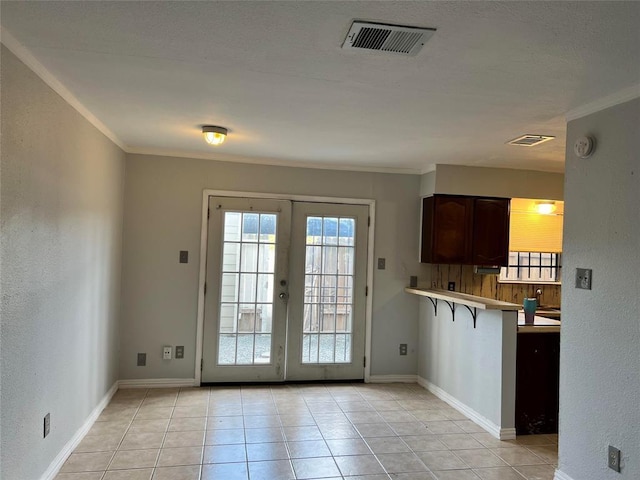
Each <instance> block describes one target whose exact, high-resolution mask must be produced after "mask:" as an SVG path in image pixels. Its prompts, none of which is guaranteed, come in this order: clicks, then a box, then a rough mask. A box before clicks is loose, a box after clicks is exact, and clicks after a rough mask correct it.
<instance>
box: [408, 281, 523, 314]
mask: <svg viewBox="0 0 640 480" xmlns="http://www.w3.org/2000/svg"><path fill="white" fill-rule="evenodd" d="M404 291H405V292H407V293H412V294H414V295H421V296H423V297H430V298H433V299H436V300H444V301H445V302H453V303H458V304H460V305H466V306H468V307H474V308H479V309H481V310H502V311H516V310H519V309H521V308H522V306H521V305H518V304H515V303H509V302H502V301H500V300H494V299H492V298H485V297H478V296H476V295H469V294H468V293H460V292H452V291H449V290H441V289H439V288H418V287H407V288H405V289H404Z"/></svg>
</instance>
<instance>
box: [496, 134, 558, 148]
mask: <svg viewBox="0 0 640 480" xmlns="http://www.w3.org/2000/svg"><path fill="white" fill-rule="evenodd" d="M554 138H556V137H552V136H551V135H522V136H521V137H518V138H514V139H513V140H510V141H508V142H507V145H517V146H518V147H535V146H536V145H540V144H541V143H544V142H548V141H549V140H553V139H554Z"/></svg>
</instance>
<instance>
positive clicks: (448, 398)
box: [417, 376, 516, 440]
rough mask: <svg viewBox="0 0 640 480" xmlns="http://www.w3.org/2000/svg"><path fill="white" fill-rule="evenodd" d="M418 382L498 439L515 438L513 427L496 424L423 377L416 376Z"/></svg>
mask: <svg viewBox="0 0 640 480" xmlns="http://www.w3.org/2000/svg"><path fill="white" fill-rule="evenodd" d="M417 380H418V384H419V385H421V386H423V387H424V388H426V389H427V390H429V391H430V392H431V393H433V394H434V395H435V396H436V397H438V398H439V399H440V400H444V401H445V402H447V403H448V404H449V405H451V406H452V407H453V408H455V409H456V410H458V411H459V412H460V413H462V414H463V415H465V416H466V417H467V418H469V419H470V420H472V421H473V422H475V423H477V424H478V425H480V426H481V427H482V428H484V429H485V430H486V431H487V432H488V433H490V434H491V435H493V436H494V437H495V438H497V439H499V440H513V439H514V438H516V429H515V428H501V427H500V426H499V425H496V424H495V423H493V422H492V421H491V420H489V419H488V418H486V417H485V416H483V415H480V414H479V413H478V412H476V411H475V410H474V409H473V408H471V407H469V406H468V405H465V404H464V403H462V402H461V401H460V400H458V399H457V398H455V397H453V396H452V395H450V394H449V393H447V392H445V391H444V390H443V389H441V388H440V387H438V386H437V385H434V384H433V383H431V382H429V381H428V380H425V379H424V378H422V377H420V376H417Z"/></svg>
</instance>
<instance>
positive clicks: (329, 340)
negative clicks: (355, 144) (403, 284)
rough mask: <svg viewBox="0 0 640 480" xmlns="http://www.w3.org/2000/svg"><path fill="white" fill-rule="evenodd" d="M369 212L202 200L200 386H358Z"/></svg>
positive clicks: (355, 207)
mask: <svg viewBox="0 0 640 480" xmlns="http://www.w3.org/2000/svg"><path fill="white" fill-rule="evenodd" d="M367 220H368V206H365V205H342V204H322V203H309V202H290V201H287V200H271V199H247V198H232V197H210V199H209V225H208V242H207V274H206V295H205V317H204V335H203V363H202V382H204V383H210V382H211V383H215V382H262V381H267V382H269V381H273V382H278V381H284V380H318V379H362V378H363V376H364V365H363V360H364V342H365V317H366V313H365V303H366V298H365V291H366V263H367V237H368V232H367V228H368V221H367Z"/></svg>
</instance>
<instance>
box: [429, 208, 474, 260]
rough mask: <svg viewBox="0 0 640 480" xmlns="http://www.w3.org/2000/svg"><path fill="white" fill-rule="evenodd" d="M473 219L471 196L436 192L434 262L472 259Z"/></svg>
mask: <svg viewBox="0 0 640 480" xmlns="http://www.w3.org/2000/svg"><path fill="white" fill-rule="evenodd" d="M472 223H473V201H472V199H471V198H468V197H458V196H453V195H451V196H450V195H442V196H435V197H434V214H433V261H432V263H450V264H458V265H460V264H465V263H470V262H469V261H470V258H471V229H472Z"/></svg>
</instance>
